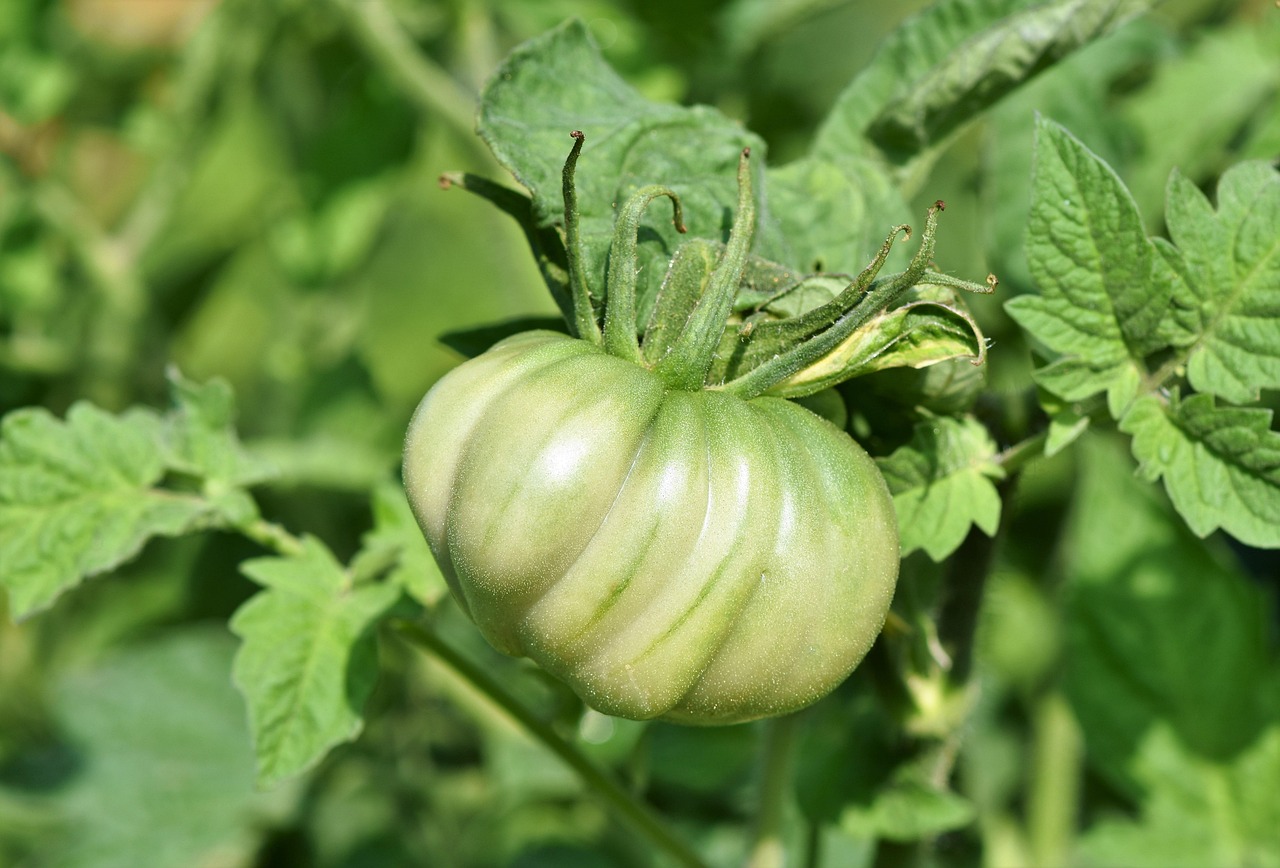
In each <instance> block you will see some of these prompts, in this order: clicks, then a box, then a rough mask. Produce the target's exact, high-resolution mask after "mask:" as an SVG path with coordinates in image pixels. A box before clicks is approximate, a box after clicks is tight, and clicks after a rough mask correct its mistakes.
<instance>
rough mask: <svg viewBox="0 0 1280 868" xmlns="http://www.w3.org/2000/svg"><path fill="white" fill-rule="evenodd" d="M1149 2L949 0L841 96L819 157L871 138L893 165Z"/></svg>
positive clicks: (902, 34)
mask: <svg viewBox="0 0 1280 868" xmlns="http://www.w3.org/2000/svg"><path fill="white" fill-rule="evenodd" d="M1150 5H1151V3H1150V2H1149V0H1106V2H1096V0H1053V2H1039V3H1037V2H1030V0H949V2H941V3H936V4H934V5H932V6H930V7H929V8H928V9H926V10H925V11H924V12H921V13H920V14H919V15H916V16H915V17H913V18H911V19H909V20H907V21H906V22H904V23H903V24H902V25H901V26H900V27H899V28H898V29H897V30H896V31H895V32H894V33H892V34H891V35H890V36H889V37H888V38H887V39H886V40H885V42H884V43H883V44H882V46H881V48H880V50H879V52H877V54H876V56H875V57H874V58H873V59H872V61H871V63H869V64H868V65H867V67H866V68H865V69H864V70H863V72H862V73H861V74H860V75H859V76H858V77H857V78H855V79H854V80H853V82H851V83H850V85H849V86H848V88H846V89H845V91H844V92H843V94H841V96H840V98H839V100H838V102H837V103H836V106H835V107H834V109H833V110H832V111H831V114H830V115H829V116H828V118H827V121H826V123H825V125H824V126H823V128H822V129H821V130H820V131H819V134H818V140H817V143H816V148H817V151H818V152H819V153H841V152H854V153H857V152H859V151H861V150H864V146H863V145H862V142H863V141H864V140H870V141H871V142H872V143H874V145H875V146H876V147H877V148H878V149H879V150H880V151H881V152H883V153H884V154H886V155H887V156H889V157H890V159H891V160H892V161H894V162H896V163H904V162H906V161H907V160H909V159H910V158H912V157H914V156H916V155H918V154H920V153H921V152H922V151H924V150H926V149H928V148H929V147H930V146H932V145H936V144H937V143H938V142H940V141H941V140H942V139H944V138H945V137H946V136H947V135H948V134H949V133H951V132H952V131H954V130H955V129H957V128H958V127H959V126H960V125H961V124H963V123H964V122H966V121H968V120H970V119H972V118H973V117H974V116H976V115H977V114H978V113H979V112H981V111H982V110H983V109H985V108H987V107H988V106H990V105H991V104H993V103H994V102H996V101H997V100H999V99H1000V98H1001V97H1003V96H1005V95H1006V94H1007V93H1009V92H1010V91H1012V90H1013V89H1015V88H1016V87H1018V86H1019V85H1020V84H1022V83H1023V82H1024V81H1026V80H1027V79H1029V78H1031V77H1032V76H1034V75H1036V74H1038V73H1040V72H1041V71H1043V70H1044V69H1046V68H1047V67H1049V66H1051V65H1052V64H1054V63H1056V62H1057V61H1058V60H1060V59H1061V58H1063V57H1065V56H1066V55H1068V54H1070V53H1071V52H1073V51H1075V50H1076V49H1078V48H1080V47H1081V46H1082V45H1085V44H1086V43H1088V42H1089V41H1091V40H1093V39H1095V38H1097V37H1098V36H1100V35H1102V34H1104V33H1107V32H1109V31H1110V30H1113V29H1115V28H1116V27H1118V26H1119V25H1120V24H1122V23H1123V22H1125V21H1127V20H1129V19H1130V18H1132V17H1133V16H1135V15H1137V14H1138V13H1140V12H1142V11H1143V10H1145V9H1146V8H1147V7H1149V6H1150Z"/></svg>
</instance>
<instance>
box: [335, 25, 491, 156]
mask: <svg viewBox="0 0 1280 868" xmlns="http://www.w3.org/2000/svg"><path fill="white" fill-rule="evenodd" d="M333 4H334V6H336V7H337V8H338V9H339V10H340V11H341V12H342V13H343V15H344V16H345V17H346V19H347V21H348V22H349V23H350V24H351V27H352V30H353V31H354V32H355V35H356V39H358V40H359V42H360V44H361V46H362V47H363V48H364V50H365V51H366V52H368V54H369V56H370V58H372V59H373V61H374V62H375V63H376V64H377V65H378V66H379V67H380V68H381V69H382V70H383V72H385V73H386V74H387V76H388V77H390V78H391V80H392V81H393V82H395V84H396V85H397V86H398V87H399V88H400V90H401V91H403V92H404V94H405V96H407V97H408V98H409V99H411V100H412V101H413V102H414V103H416V104H417V105H418V107H419V108H421V109H423V110H424V111H426V112H427V113H428V114H431V115H433V116H435V117H438V118H440V119H442V120H443V121H444V122H445V123H447V124H448V125H449V126H450V127H451V128H452V129H453V130H454V132H455V133H457V134H458V138H459V140H461V141H462V142H464V143H465V144H466V146H467V147H468V148H470V149H471V150H472V151H473V152H474V153H475V154H476V155H477V156H478V157H480V159H482V160H483V161H484V162H485V163H486V164H487V163H488V162H489V160H490V157H489V154H488V152H487V151H485V150H484V149H483V148H482V147H481V146H480V144H479V141H478V139H476V136H475V105H476V100H475V97H474V96H473V95H471V94H470V93H468V92H467V91H466V90H464V89H463V88H462V86H461V85H459V84H458V83H457V82H456V81H455V80H454V78H453V76H451V75H449V73H448V72H447V71H446V70H445V69H444V68H443V67H441V66H439V65H437V64H436V63H434V62H433V61H432V60H431V59H430V58H428V57H427V56H426V55H425V54H423V53H422V52H421V51H419V50H418V46H417V45H415V44H414V42H413V40H412V39H410V38H409V35H408V34H407V33H405V31H404V28H403V27H401V26H400V23H399V22H398V21H396V19H395V16H394V15H393V14H392V12H391V10H390V9H388V8H387V5H386V4H385V3H384V2H382V0H333Z"/></svg>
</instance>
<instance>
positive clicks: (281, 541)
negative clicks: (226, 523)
mask: <svg viewBox="0 0 1280 868" xmlns="http://www.w3.org/2000/svg"><path fill="white" fill-rule="evenodd" d="M235 529H236V530H238V531H240V533H242V534H244V535H245V536H246V537H248V538H249V539H251V540H253V541H254V542H256V543H257V544H258V545H260V546H262V547H263V548H267V549H271V550H272V551H273V552H275V553H276V554H278V555H280V556H281V557H286V558H290V557H297V556H298V555H300V554H302V539H301V538H300V537H297V536H295V535H294V534H292V533H290V532H289V531H288V529H287V528H285V527H284V526H283V525H279V524H276V523H275V522H273V521H267V520H266V519H265V518H258V519H254V520H253V521H250V522H246V523H245V524H240V525H236V528H235Z"/></svg>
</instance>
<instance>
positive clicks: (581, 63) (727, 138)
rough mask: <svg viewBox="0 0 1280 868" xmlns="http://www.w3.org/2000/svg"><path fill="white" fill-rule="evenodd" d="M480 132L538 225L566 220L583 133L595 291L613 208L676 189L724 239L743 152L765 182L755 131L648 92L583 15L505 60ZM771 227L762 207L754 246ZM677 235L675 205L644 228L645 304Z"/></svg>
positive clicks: (583, 204)
mask: <svg viewBox="0 0 1280 868" xmlns="http://www.w3.org/2000/svg"><path fill="white" fill-rule="evenodd" d="M476 129H477V131H478V132H479V133H480V136H481V138H483V139H484V141H485V142H486V143H487V144H488V145H489V147H490V149H491V150H492V151H493V154H494V156H495V157H497V159H498V162H500V163H501V164H502V165H503V166H505V167H506V168H507V169H509V170H510V171H511V173H512V174H513V175H515V178H516V180H518V181H519V182H520V183H521V184H523V185H524V186H525V187H526V188H527V189H528V190H529V193H530V196H531V197H532V203H533V215H534V220H535V222H536V223H537V225H539V226H550V225H553V224H555V223H557V222H559V221H561V220H563V216H564V202H563V198H562V185H561V171H562V169H563V166H564V160H565V157H566V156H567V155H568V153H569V146H570V145H571V144H572V139H571V138H570V137H569V133H570V131H571V130H582V131H583V132H584V133H585V134H586V140H585V144H584V146H583V149H582V156H581V158H580V160H579V162H578V167H577V172H576V179H577V190H578V203H579V209H580V212H581V223H580V227H581V228H580V231H581V235H582V239H583V244H584V247H585V248H586V249H585V252H586V254H587V257H586V258H587V275H588V280H589V282H590V283H591V286H592V288H593V289H594V290H595V292H596V294H597V298H599V297H600V296H601V295H603V293H604V287H605V280H604V275H605V267H606V260H607V254H608V250H609V243H610V241H611V240H612V238H613V228H614V220H615V217H616V213H615V209H616V208H617V207H619V206H620V205H621V204H622V203H623V202H625V201H626V200H627V199H628V198H629V197H630V195H631V194H632V193H634V192H635V191H636V190H638V189H639V188H640V187H643V186H645V185H647V184H664V185H668V186H670V187H671V188H672V189H673V190H674V191H675V192H676V193H677V194H679V196H680V198H681V202H682V204H683V208H684V217H685V223H686V224H687V226H688V227H689V232H690V234H691V235H693V236H700V237H704V238H711V239H714V240H717V241H721V240H724V238H725V237H726V236H727V233H728V227H729V223H728V222H727V218H726V216H725V215H726V214H729V215H731V214H733V212H734V211H735V210H736V204H737V183H736V172H737V164H738V158H739V154H740V152H741V151H742V149H743V147H747V146H749V147H751V149H752V152H753V155H755V159H754V160H753V162H754V163H755V165H756V168H755V171H756V173H757V178H759V177H762V176H763V171H762V167H763V164H764V161H763V157H764V153H765V147H764V143H763V142H762V141H761V140H760V139H759V138H758V137H756V136H754V135H752V134H750V133H747V132H746V131H745V130H743V128H742V127H741V125H739V124H737V123H735V122H733V121H731V120H729V119H728V118H726V117H725V116H724V115H722V114H720V113H719V112H717V111H715V110H714V109H711V108H708V107H705V106H695V107H691V108H685V107H681V106H676V105H672V104H669V103H657V102H651V101H650V100H648V99H646V98H645V97H643V96H642V95H641V94H640V93H639V92H638V91H636V90H635V89H634V88H632V87H631V86H630V85H629V84H627V83H626V82H625V81H624V80H623V79H622V78H621V77H620V76H619V75H618V74H617V73H616V72H615V71H614V70H613V68H612V67H610V66H609V64H608V63H606V62H605V60H604V58H603V57H601V55H600V50H599V49H598V48H597V47H596V45H595V43H594V41H592V39H591V37H590V35H589V34H588V32H587V28H586V26H585V25H584V24H583V23H582V22H581V21H578V20H572V21H569V22H567V23H565V24H564V25H562V26H560V27H558V28H556V29H554V30H552V31H550V32H548V33H546V34H543V35H542V36H538V37H535V38H534V39H531V40H529V41H528V42H526V43H524V44H523V45H521V46H519V47H517V48H516V49H515V50H514V51H513V52H512V53H511V54H510V55H509V56H508V57H507V59H506V61H505V62H504V63H503V65H502V66H501V67H500V68H499V70H498V71H497V73H495V75H494V76H493V78H492V79H491V80H490V82H489V85H488V87H486V88H485V91H484V93H483V95H482V97H481V104H480V115H479V119H478V121H477V124H476ZM768 226H769V221H768V220H767V219H766V218H764V215H763V214H762V219H761V220H760V227H761V238H759V239H758V243H757V250H760V249H762V247H767V241H766V238H767V236H768V235H769V230H768ZM679 240H680V235H679V233H677V232H676V230H675V228H674V227H673V226H672V222H671V219H670V212H669V211H667V212H666V213H665V214H664V213H660V212H659V209H657V208H654V209H652V210H651V213H650V214H649V215H648V216H647V217H646V218H645V220H644V223H643V228H642V230H641V244H640V246H639V254H638V255H639V263H640V266H641V271H640V283H639V285H638V286H637V307H638V309H640V310H644V309H645V308H646V300H647V299H649V298H650V297H651V296H652V295H653V294H654V293H655V292H656V291H657V284H658V282H659V281H660V280H661V279H662V275H663V274H664V273H665V271H666V262H667V260H668V259H669V258H670V257H671V255H672V254H673V253H674V251H675V249H676V247H677V246H678V245H679Z"/></svg>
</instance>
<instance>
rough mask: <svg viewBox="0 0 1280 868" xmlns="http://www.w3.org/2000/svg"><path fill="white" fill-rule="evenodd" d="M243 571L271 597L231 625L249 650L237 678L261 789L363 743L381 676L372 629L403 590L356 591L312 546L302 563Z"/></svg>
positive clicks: (286, 561) (385, 586) (261, 598)
mask: <svg viewBox="0 0 1280 868" xmlns="http://www.w3.org/2000/svg"><path fill="white" fill-rule="evenodd" d="M241 569H242V571H243V572H244V573H245V575H247V576H248V577H249V578H251V579H253V580H254V581H255V582H257V583H258V584H260V585H262V586H263V587H264V590H263V591H261V592H259V593H258V594H257V595H256V596H254V597H253V598H251V599H250V600H249V601H248V602H247V603H245V604H244V605H243V606H241V607H240V609H239V610H237V611H236V613H235V615H234V616H233V617H232V619H231V629H232V630H233V631H234V632H235V633H236V635H238V636H239V637H240V638H241V639H243V640H244V642H243V644H242V645H241V647H240V651H239V653H238V654H237V655H236V660H235V667H234V671H233V678H234V681H235V684H236V687H238V688H239V690H240V692H241V693H243V694H244V697H245V700H246V701H247V702H248V705H249V722H250V727H251V729H252V731H253V741H254V749H255V751H256V753H257V757H258V782H259V784H260V785H262V786H270V785H272V784H275V783H277V782H279V781H281V780H283V779H284V778H287V777H289V776H291V775H295V774H298V773H299V772H302V771H304V770H306V769H308V768H310V767H311V766H313V765H314V764H315V763H317V762H318V761H319V760H320V759H321V758H322V757H323V756H324V755H325V753H326V752H327V751H328V750H329V749H330V748H332V747H333V746H334V745H336V744H339V743H341V742H344V741H348V740H350V739H352V738H354V737H355V736H356V734H357V733H359V731H360V729H361V726H362V718H361V709H362V707H363V705H364V702H365V700H366V699H367V698H368V696H369V693H370V691H371V690H372V689H373V683H374V681H375V679H376V678H377V673H378V660H377V644H376V641H375V639H374V637H373V636H372V635H371V634H370V633H369V629H370V627H371V626H372V625H373V624H374V623H375V622H376V621H377V620H378V618H379V617H380V616H382V615H383V614H384V613H385V612H386V611H387V610H388V609H389V608H390V607H391V606H392V604H394V603H395V601H396V599H397V598H398V597H399V594H400V588H399V587H398V586H396V585H394V584H389V583H378V584H363V585H355V584H353V582H352V581H351V579H350V577H349V576H348V575H347V573H346V571H345V570H343V568H342V566H341V565H340V564H339V563H338V562H337V561H336V560H335V559H334V557H333V555H332V554H330V552H329V550H328V549H327V548H325V546H324V545H323V544H322V543H320V542H319V541H318V540H316V539H314V538H311V537H309V538H307V539H306V540H305V541H304V544H303V549H302V553H301V554H300V555H299V556H297V557H293V558H280V557H270V558H259V559H257V560H251V561H246V562H245V563H244V564H242V565H241Z"/></svg>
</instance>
